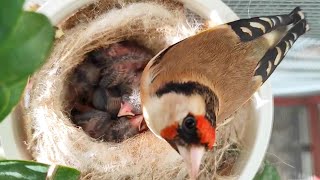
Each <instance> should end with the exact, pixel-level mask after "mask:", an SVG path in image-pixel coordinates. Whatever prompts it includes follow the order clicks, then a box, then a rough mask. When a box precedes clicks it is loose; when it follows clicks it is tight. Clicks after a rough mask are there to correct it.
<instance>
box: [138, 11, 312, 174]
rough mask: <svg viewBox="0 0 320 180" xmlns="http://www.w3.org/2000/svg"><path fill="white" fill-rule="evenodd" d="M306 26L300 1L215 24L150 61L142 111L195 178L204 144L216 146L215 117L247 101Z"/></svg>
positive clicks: (227, 114) (143, 86)
mask: <svg viewBox="0 0 320 180" xmlns="http://www.w3.org/2000/svg"><path fill="white" fill-rule="evenodd" d="M283 27H288V28H290V29H286V28H283ZM282 30H284V31H282ZM308 30H309V26H308V24H307V22H306V20H305V18H304V14H303V12H302V11H301V9H300V8H299V7H297V8H295V9H294V10H293V11H292V12H291V13H290V14H287V15H278V16H268V17H255V18H251V19H240V20H237V21H234V22H230V23H227V24H224V25H219V26H216V27H214V28H212V29H209V30H206V31H204V32H201V33H199V34H197V35H195V36H192V37H189V38H187V39H185V40H182V41H180V42H178V43H176V44H174V45H172V46H170V47H168V48H166V49H165V50H163V51H161V52H160V53H159V54H158V55H156V56H155V57H154V58H153V59H152V60H151V61H150V62H149V63H148V65H147V67H146V68H145V70H144V72H143V75H142V80H141V100H142V106H143V116H144V118H145V120H146V123H147V125H148V127H149V129H150V130H151V131H152V132H153V133H154V134H156V135H157V136H158V137H160V138H163V139H165V140H166V141H167V142H168V143H170V145H171V146H172V147H173V148H175V149H176V150H177V151H178V152H179V153H180V154H181V156H182V157H183V159H184V161H185V163H186V164H187V167H188V169H189V175H190V178H191V179H196V177H197V175H198V171H199V167H200V164H201V159H202V156H203V154H204V152H205V150H206V149H209V150H210V149H212V148H213V145H214V143H215V129H216V122H217V121H218V122H221V121H223V120H225V119H226V118H228V117H230V116H232V114H233V113H234V112H235V111H237V110H238V109H239V108H240V107H241V106H242V105H243V104H244V103H246V102H247V101H248V100H249V99H250V98H251V96H252V95H253V94H254V93H255V92H256V91H257V90H258V88H259V87H260V86H261V85H262V84H263V83H264V82H265V81H266V80H267V79H268V78H269V76H270V75H271V74H272V72H273V71H274V70H275V68H276V67H277V66H278V65H279V63H280V62H281V60H282V59H283V58H284V56H285V55H286V53H287V52H288V50H289V49H290V48H291V47H292V45H293V43H294V42H295V41H296V40H297V38H299V36H301V35H303V34H304V33H305V32H306V31H308Z"/></svg>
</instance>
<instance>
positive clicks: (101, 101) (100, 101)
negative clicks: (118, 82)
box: [92, 87, 121, 117]
mask: <svg viewBox="0 0 320 180" xmlns="http://www.w3.org/2000/svg"><path fill="white" fill-rule="evenodd" d="M110 91H111V90H110V89H105V88H102V87H97V88H96V89H95V90H94V93H93V98H92V104H93V106H94V107H95V108H96V109H98V110H101V111H107V112H109V113H110V114H111V115H112V116H113V117H116V116H117V114H118V112H119V110H120V107H121V97H120V94H119V95H117V94H114V93H112V92H110Z"/></svg>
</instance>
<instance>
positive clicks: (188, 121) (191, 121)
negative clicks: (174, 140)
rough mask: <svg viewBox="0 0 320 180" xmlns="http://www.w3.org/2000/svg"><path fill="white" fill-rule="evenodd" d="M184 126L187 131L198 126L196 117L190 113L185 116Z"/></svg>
mask: <svg viewBox="0 0 320 180" xmlns="http://www.w3.org/2000/svg"><path fill="white" fill-rule="evenodd" d="M182 127H183V129H184V130H186V131H187V132H192V131H193V130H194V129H195V128H196V119H195V118H194V117H193V116H191V115H188V116H187V117H186V118H184V120H183V123H182Z"/></svg>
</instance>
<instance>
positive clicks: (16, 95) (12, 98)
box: [0, 79, 27, 122]
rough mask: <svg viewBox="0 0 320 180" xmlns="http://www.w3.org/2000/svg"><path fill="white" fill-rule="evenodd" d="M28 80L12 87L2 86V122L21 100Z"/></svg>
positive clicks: (0, 102) (0, 99) (0, 118)
mask: <svg viewBox="0 0 320 180" xmlns="http://www.w3.org/2000/svg"><path fill="white" fill-rule="evenodd" d="M26 83H27V80H26V79H23V80H21V81H20V82H16V83H15V84H13V85H12V86H6V85H0V122H1V121H3V119H4V118H5V117H6V116H7V115H8V114H9V113H10V112H11V109H12V107H14V106H15V105H16V104H17V103H18V102H19V100H20V97H21V94H22V92H23V89H24V87H25V86H26Z"/></svg>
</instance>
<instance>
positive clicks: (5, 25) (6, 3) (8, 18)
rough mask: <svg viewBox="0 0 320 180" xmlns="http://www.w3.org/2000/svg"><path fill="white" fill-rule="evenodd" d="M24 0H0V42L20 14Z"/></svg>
mask: <svg viewBox="0 0 320 180" xmlns="http://www.w3.org/2000/svg"><path fill="white" fill-rule="evenodd" d="M23 3H24V0H1V5H0V44H1V43H2V42H3V41H4V40H5V39H6V38H7V37H8V36H9V34H10V32H11V31H12V29H13V28H14V25H15V24H16V22H17V20H18V18H19V16H20V14H21V13H22V6H23Z"/></svg>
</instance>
